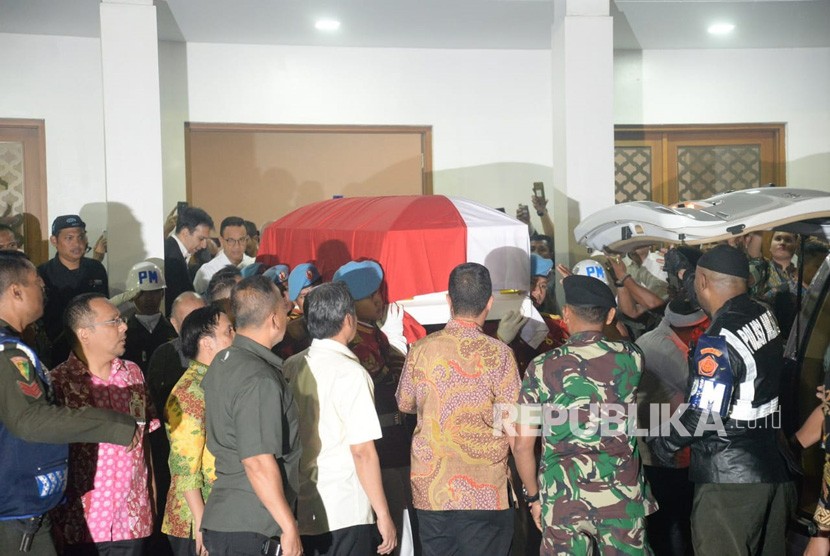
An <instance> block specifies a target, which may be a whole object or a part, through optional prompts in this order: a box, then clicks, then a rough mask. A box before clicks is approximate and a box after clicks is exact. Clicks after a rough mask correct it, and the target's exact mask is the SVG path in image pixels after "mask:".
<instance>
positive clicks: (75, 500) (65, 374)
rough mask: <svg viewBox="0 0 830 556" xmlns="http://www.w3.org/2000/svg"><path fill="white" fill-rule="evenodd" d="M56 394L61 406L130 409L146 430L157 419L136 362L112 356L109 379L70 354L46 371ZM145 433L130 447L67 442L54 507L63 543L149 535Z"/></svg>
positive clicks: (156, 424) (156, 425)
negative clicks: (61, 490)
mask: <svg viewBox="0 0 830 556" xmlns="http://www.w3.org/2000/svg"><path fill="white" fill-rule="evenodd" d="M51 378H52V386H53V388H54V391H55V400H56V402H57V403H58V405H63V406H66V407H73V408H80V407H87V406H92V407H99V408H105V409H112V410H113V411H117V412H119V413H127V414H129V415H132V416H133V417H134V418H135V419H136V420H137V421H139V422H142V421H143V422H145V423H147V425H144V426H145V427H146V426H149V430H150V431H154V430H156V429H157V428H159V427H160V426H161V425H160V423H159V420H158V419H157V418H156V414H155V411H154V409H153V407H152V404H151V402H150V397H149V394H148V391H147V387H146V384H145V383H144V376H143V375H142V374H141V369H139V367H138V365H136V364H135V363H132V362H130V361H124V360H122V359H117V358H116V359H113V361H112V368H111V371H110V377H109V380H102V379H101V378H99V377H97V376H95V375H93V374H91V373H90V372H89V370H88V369H87V367H86V364H85V363H84V362H83V361H81V360H80V359H78V358H77V357H75V354H74V353H73V354H70V356H69V359H67V360H66V361H65V362H64V363H62V364H60V365H58V366H57V367H55V369H53V370H52V373H51ZM145 440H146V434H145V435H144V436H143V437H142V440H141V442H140V443H139V444H138V446H136V447H135V449H133V450H132V451H130V452H128V451H127V447H126V446H119V445H117V444H105V443H101V444H90V443H83V444H70V445H69V480H68V484H67V488H66V504H62V505H60V506H58V507H57V508H55V510H53V513H52V515H53V519H54V521H55V525H56V527H57V528H58V531H59V534H60V536H62V537H63V539H64V541H65V542H66V543H67V544H79V543H90V542H95V543H100V542H111V541H123V540H130V539H140V538H143V537H148V536H150V534H151V533H152V532H153V511H152V507H151V502H150V492H149V488H148V473H149V469H148V467H147V459H148V458H145V451H144V450H145Z"/></svg>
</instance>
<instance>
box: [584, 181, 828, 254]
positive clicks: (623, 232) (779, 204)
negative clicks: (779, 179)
mask: <svg viewBox="0 0 830 556" xmlns="http://www.w3.org/2000/svg"><path fill="white" fill-rule="evenodd" d="M771 228H776V229H786V230H788V231H792V232H795V233H803V234H812V235H819V236H824V237H825V238H826V237H828V236H830V193H827V192H824V191H817V190H813V189H793V188H783V187H759V188H755V189H745V190H742V191H732V192H729V193H722V194H720V195H715V196H714V197H710V198H708V199H704V200H702V201H694V202H684V203H680V204H678V205H676V206H675V207H668V206H665V205H661V204H660V203H654V202H651V201H634V202H630V203H621V204H619V205H615V206H613V207H609V208H607V209H603V210H600V211H598V212H595V213H594V214H592V215H590V216H588V217H587V218H585V219H584V220H582V222H580V223H579V224H578V225H577V226H576V228H575V229H574V235H575V236H576V240H577V241H578V242H579V243H580V244H582V245H585V246H586V247H588V248H589V249H593V250H597V251H613V252H623V253H625V252H628V251H631V250H633V249H636V248H637V247H641V246H644V245H649V244H653V243H661V242H662V243H685V244H688V245H698V244H701V243H711V242H715V241H722V240H725V239H729V238H730V237H733V236H738V235H742V234H745V233H747V232H751V231H756V230H768V229H771Z"/></svg>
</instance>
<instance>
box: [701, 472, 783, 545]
mask: <svg viewBox="0 0 830 556" xmlns="http://www.w3.org/2000/svg"><path fill="white" fill-rule="evenodd" d="M795 501H796V490H795V484H794V483H756V484H698V485H695V498H694V507H693V509H692V542H693V543H694V547H695V553H696V554H705V555H706V556H710V555H711V556H719V555H721V554H722V555H724V556H740V555H744V554H746V555H753V556H754V555H761V556H780V555H781V554H786V530H787V522H788V521H789V519H790V516H791V515H792V512H793V510H794V508H795Z"/></svg>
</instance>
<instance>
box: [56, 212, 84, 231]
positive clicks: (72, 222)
mask: <svg viewBox="0 0 830 556" xmlns="http://www.w3.org/2000/svg"><path fill="white" fill-rule="evenodd" d="M66 228H83V229H84V230H86V222H84V221H83V220H81V217H80V216H78V215H77V214H64V215H62V216H58V217H57V218H55V220H54V221H53V222H52V235H53V236H56V235H58V232H60V231H61V230H65V229H66Z"/></svg>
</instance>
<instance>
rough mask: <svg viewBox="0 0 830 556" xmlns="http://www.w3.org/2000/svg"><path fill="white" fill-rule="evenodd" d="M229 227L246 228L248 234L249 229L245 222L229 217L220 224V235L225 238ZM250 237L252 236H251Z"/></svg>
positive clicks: (235, 217) (236, 217)
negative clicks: (226, 229)
mask: <svg viewBox="0 0 830 556" xmlns="http://www.w3.org/2000/svg"><path fill="white" fill-rule="evenodd" d="M228 226H242V227H243V228H245V233H248V227H247V226H245V221H244V220H242V219H241V218H239V217H238V216H228V217H227V218H225V219H224V220H222V223H221V224H219V235H220V236H222V237H225V228H227V227H228ZM249 235H250V234H249Z"/></svg>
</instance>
